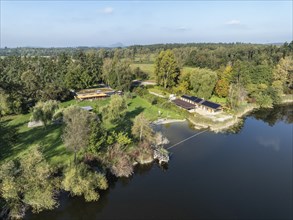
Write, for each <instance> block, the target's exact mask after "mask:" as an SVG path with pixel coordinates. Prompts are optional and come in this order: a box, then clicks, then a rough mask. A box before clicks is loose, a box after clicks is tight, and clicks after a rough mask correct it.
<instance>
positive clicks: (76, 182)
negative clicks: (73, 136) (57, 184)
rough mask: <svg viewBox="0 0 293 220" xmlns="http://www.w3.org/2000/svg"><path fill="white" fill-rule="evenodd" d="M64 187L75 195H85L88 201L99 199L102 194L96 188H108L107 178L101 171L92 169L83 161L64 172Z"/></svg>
mask: <svg viewBox="0 0 293 220" xmlns="http://www.w3.org/2000/svg"><path fill="white" fill-rule="evenodd" d="M62 188H63V189H64V190H66V191H69V192H70V194H71V195H73V196H81V195H83V196H84V198H85V200H86V201H87V202H90V201H97V200H99V198H100V195H99V193H98V191H96V189H102V190H105V189H107V188H108V183H107V179H106V178H105V176H104V175H102V174H101V173H97V172H95V171H90V169H89V167H88V166H87V165H85V164H83V163H81V164H79V165H78V166H70V167H68V168H67V170H66V171H65V173H64V179H63V181H62Z"/></svg>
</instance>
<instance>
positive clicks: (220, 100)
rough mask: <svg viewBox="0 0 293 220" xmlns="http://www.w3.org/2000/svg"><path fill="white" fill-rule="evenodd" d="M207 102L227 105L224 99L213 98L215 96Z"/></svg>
mask: <svg viewBox="0 0 293 220" xmlns="http://www.w3.org/2000/svg"><path fill="white" fill-rule="evenodd" d="M209 100H210V101H212V102H216V103H219V104H222V105H223V104H226V103H227V99H226V98H220V97H218V96H215V95H213V96H212V97H211V98H210V99H209Z"/></svg>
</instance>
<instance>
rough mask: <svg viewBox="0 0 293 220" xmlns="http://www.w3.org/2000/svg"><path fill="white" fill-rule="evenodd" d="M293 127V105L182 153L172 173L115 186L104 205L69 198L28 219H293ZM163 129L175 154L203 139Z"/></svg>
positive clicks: (151, 172) (144, 171) (151, 170)
mask: <svg viewBox="0 0 293 220" xmlns="http://www.w3.org/2000/svg"><path fill="white" fill-rule="evenodd" d="M292 123H293V106H292V105H291V106H279V107H277V108H275V109H265V110H259V111H257V112H255V113H252V114H251V115H250V116H248V117H247V118H246V119H245V121H244V123H243V125H242V127H240V128H238V129H236V133H229V132H227V133H224V134H215V133H212V132H204V133H202V134H200V135H198V136H196V137H194V138H191V139H189V140H187V141H185V142H183V143H182V144H179V145H177V146H175V147H174V148H172V149H171V150H170V152H171V160H170V161H169V164H168V167H165V168H162V167H160V166H158V165H157V164H153V165H149V166H144V167H139V168H136V172H135V174H134V175H133V176H132V177H131V178H121V179H114V180H113V183H112V184H111V186H110V188H109V189H108V190H107V191H105V192H103V193H102V195H101V198H100V200H99V201H98V202H92V203H86V202H85V201H84V199H83V198H81V197H74V198H72V197H70V196H68V195H67V194H62V195H61V196H60V206H59V207H58V208H57V209H55V210H52V211H45V212H42V213H40V214H31V213H29V214H28V215H27V216H26V219H42V220H49V219H50V220H52V219H60V220H67V219H68V220H69V219H70V220H75V219H135V220H138V219H182V220H184V219H203V218H206V219H292V205H293V204H292ZM160 129H161V130H162V132H163V133H164V134H165V135H166V136H167V138H168V139H169V140H170V144H169V146H172V145H174V144H176V143H177V142H179V141H181V140H183V139H185V138H188V137H190V136H191V135H194V134H195V133H198V132H200V131H198V130H193V129H192V128H191V126H190V125H189V124H188V123H187V122H184V123H174V124H169V125H161V127H160ZM234 132H235V130H234Z"/></svg>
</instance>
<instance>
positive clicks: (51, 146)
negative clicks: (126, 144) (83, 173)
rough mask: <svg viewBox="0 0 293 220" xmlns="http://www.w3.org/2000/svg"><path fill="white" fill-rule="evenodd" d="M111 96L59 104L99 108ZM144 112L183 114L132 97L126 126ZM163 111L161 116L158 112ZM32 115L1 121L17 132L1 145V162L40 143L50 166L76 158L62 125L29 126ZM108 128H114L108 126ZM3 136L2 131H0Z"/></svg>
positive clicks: (6, 128)
mask: <svg viewBox="0 0 293 220" xmlns="http://www.w3.org/2000/svg"><path fill="white" fill-rule="evenodd" d="M108 102H109V99H104V100H95V101H82V102H80V101H76V100H70V101H67V102H63V103H61V104H60V107H62V108H66V107H68V106H70V105H78V106H88V105H90V106H92V107H94V108H96V109H98V108H99V107H102V106H104V105H106V104H108ZM141 112H144V114H145V116H146V117H147V118H148V119H150V120H151V121H154V120H156V119H158V118H159V117H160V118H172V119H183V118H184V117H183V116H181V115H180V113H179V112H176V111H174V110H172V109H169V108H164V103H163V105H162V104H157V105H153V104H151V103H150V102H148V101H147V100H146V99H144V98H141V97H139V96H136V97H134V98H133V99H129V101H128V109H127V112H126V116H125V127H130V126H131V124H132V120H133V118H134V117H135V116H136V115H138V114H140V113H141ZM159 112H160V115H159ZM30 117H31V114H30V113H29V114H20V115H13V116H6V117H3V118H2V119H1V121H0V123H1V124H2V126H3V128H4V131H10V132H14V133H17V138H16V139H15V140H14V142H13V143H7V142H5V141H3V142H2V143H1V144H0V146H1V154H0V161H1V162H0V163H2V162H5V161H8V160H11V159H15V158H16V157H18V156H21V155H22V154H24V153H25V152H26V151H27V150H29V149H30V148H32V147H35V146H36V145H39V146H40V147H41V149H42V151H43V153H44V156H45V158H46V159H47V160H48V161H49V163H50V164H51V165H60V166H62V165H64V164H66V163H69V162H70V161H72V159H73V154H72V153H70V152H69V151H67V150H66V148H65V147H64V145H63V142H62V138H61V137H62V129H63V125H54V124H52V125H48V126H47V128H44V127H36V128H28V122H29V120H30ZM108 127H109V128H113V127H115V126H114V125H110V124H109V125H108ZM1 135H2V134H1Z"/></svg>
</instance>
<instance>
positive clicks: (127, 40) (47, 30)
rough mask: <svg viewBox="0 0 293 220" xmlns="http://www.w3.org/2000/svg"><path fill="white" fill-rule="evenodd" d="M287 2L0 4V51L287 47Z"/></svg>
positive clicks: (289, 29) (10, 1) (289, 3)
mask: <svg viewBox="0 0 293 220" xmlns="http://www.w3.org/2000/svg"><path fill="white" fill-rule="evenodd" d="M292 2H293V1H292V0H288V1H240V0H238V1H147V0H145V1H93V0H92V1H76V0H74V1H70V0H67V1H60V0H59V1H44V0H42V1H36V0H35V1H25V0H21V1H15V0H0V4H1V5H0V6H1V15H0V18H1V20H0V24H1V29H0V30H1V34H0V37H1V38H0V47H2V48H3V47H25V46H31V47H75V46H109V45H112V44H116V43H118V42H120V43H122V44H123V45H125V46H128V45H134V44H143V45H144V44H155V43H198V42H244V43H279V42H285V41H287V42H290V41H292V35H293V34H292V28H293V27H292V25H293V24H292V13H293V12H292V10H293V3H292Z"/></svg>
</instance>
